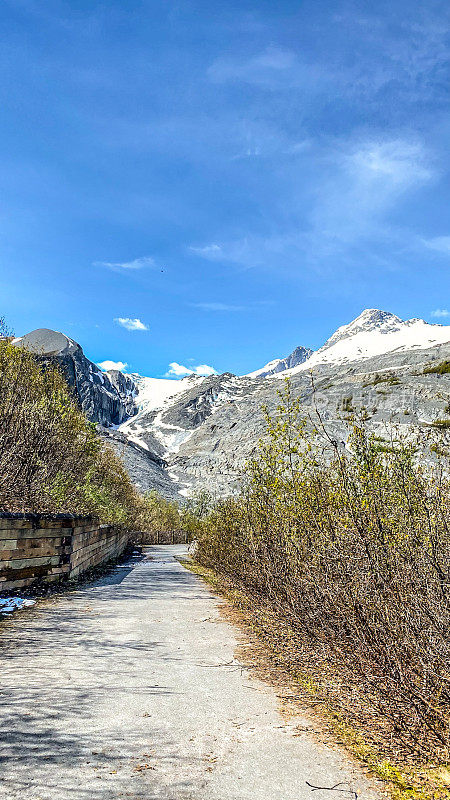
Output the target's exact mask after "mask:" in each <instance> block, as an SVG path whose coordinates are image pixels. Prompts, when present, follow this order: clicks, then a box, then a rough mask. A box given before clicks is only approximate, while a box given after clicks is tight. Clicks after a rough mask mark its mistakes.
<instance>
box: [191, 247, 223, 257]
mask: <svg viewBox="0 0 450 800" xmlns="http://www.w3.org/2000/svg"><path fill="white" fill-rule="evenodd" d="M189 250H191V251H192V252H193V253H195V254H196V255H198V256H203V258H209V259H211V260H215V259H218V258H221V256H222V255H223V251H222V247H221V246H220V245H218V244H206V245H204V246H202V247H190V248H189Z"/></svg>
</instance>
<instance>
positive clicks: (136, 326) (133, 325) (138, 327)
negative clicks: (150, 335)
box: [114, 317, 149, 331]
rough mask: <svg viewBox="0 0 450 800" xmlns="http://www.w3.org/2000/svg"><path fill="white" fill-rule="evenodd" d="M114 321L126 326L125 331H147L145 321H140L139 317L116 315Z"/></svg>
mask: <svg viewBox="0 0 450 800" xmlns="http://www.w3.org/2000/svg"><path fill="white" fill-rule="evenodd" d="M114 322H117V324H118V325H122V327H123V328H126V329H127V331H148V330H149V328H148V325H146V324H145V322H142V321H141V320H140V319H137V318H135V319H131V318H130V317H116V318H115V319H114Z"/></svg>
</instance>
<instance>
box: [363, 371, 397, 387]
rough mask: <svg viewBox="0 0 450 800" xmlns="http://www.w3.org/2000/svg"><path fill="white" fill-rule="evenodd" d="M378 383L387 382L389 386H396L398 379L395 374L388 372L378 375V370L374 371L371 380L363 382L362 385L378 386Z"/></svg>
mask: <svg viewBox="0 0 450 800" xmlns="http://www.w3.org/2000/svg"><path fill="white" fill-rule="evenodd" d="M379 383H387V384H389V386H398V384H399V383H400V380H399V379H398V377H397V375H393V374H392V373H388V374H385V375H379V374H378V372H377V373H375V375H374V377H373V379H372V380H371V381H367V383H363V387H366V386H378V384H379Z"/></svg>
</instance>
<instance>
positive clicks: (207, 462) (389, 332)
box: [14, 309, 450, 499]
mask: <svg viewBox="0 0 450 800" xmlns="http://www.w3.org/2000/svg"><path fill="white" fill-rule="evenodd" d="M43 331H44V332H43ZM43 342H44V344H45V346H46V347H47V349H48V351H49V352H47V353H43V351H42V345H43ZM14 343H15V345H16V346H23V345H25V346H29V344H30V343H31V344H32V345H33V347H34V348H35V352H36V356H37V357H38V358H42V359H43V360H44V361H52V362H56V363H59V364H60V365H61V366H62V368H63V370H64V371H65V373H66V375H67V378H68V380H69V382H71V385H72V386H73V388H74V392H75V393H76V395H77V397H78V400H79V402H80V404H81V406H82V408H83V410H84V411H85V412H86V414H87V416H88V417H89V418H90V419H92V420H93V421H95V422H98V423H99V424H100V425H101V426H103V427H102V428H101V429H100V430H101V431H102V435H103V436H104V437H105V439H106V440H107V441H108V442H109V443H110V444H111V445H112V446H113V447H114V449H115V450H116V451H117V452H118V453H119V455H120V456H121V457H122V458H123V460H124V463H125V466H126V468H127V470H128V472H129V473H130V475H131V477H132V479H133V481H134V482H135V484H136V485H137V486H138V487H139V489H140V490H141V491H148V490H150V489H155V488H156V489H157V490H158V491H160V492H161V493H162V494H163V495H164V496H166V497H172V498H173V497H178V498H179V499H181V498H182V497H186V496H188V495H189V494H191V493H192V492H193V491H195V490H196V489H205V488H206V489H208V490H210V491H212V492H213V493H216V494H218V495H224V494H227V493H230V492H232V491H233V490H234V489H235V488H236V487H237V486H238V483H239V476H240V474H241V471H242V469H243V465H244V463H245V461H246V460H247V459H248V458H250V457H251V456H252V454H253V453H254V452H255V448H256V447H257V444H258V440H259V439H260V438H261V436H263V434H264V418H263V415H262V413H261V408H262V406H266V407H267V408H268V410H269V412H273V411H274V410H275V408H276V406H277V404H278V402H279V398H278V390H279V389H280V382H279V380H280V378H283V377H289V378H290V379H291V382H292V388H293V392H294V393H295V395H296V396H298V397H299V398H300V403H301V407H302V408H303V409H304V411H305V415H306V416H311V415H313V414H314V413H315V408H316V406H317V407H318V408H320V413H321V418H322V420H323V421H324V423H325V424H326V426H327V428H328V430H329V432H330V435H331V436H333V438H335V439H336V441H338V442H340V443H341V444H342V447H346V440H347V436H348V429H347V422H346V417H348V411H349V410H350V409H351V410H352V411H353V410H354V411H356V412H358V411H361V413H364V415H365V418H366V420H367V425H368V426H369V429H370V430H371V431H373V432H374V433H375V434H376V435H377V436H379V437H381V436H382V435H383V431H384V430H385V427H386V425H388V424H391V422H392V421H394V424H395V425H398V426H400V427H401V429H402V431H404V432H405V433H406V434H407V435H415V432H420V431H425V430H428V431H431V430H433V425H434V423H435V421H436V420H439V419H442V418H445V416H446V413H447V412H446V410H445V409H446V405H447V403H448V402H449V401H450V377H449V376H448V375H445V374H444V375H439V374H424V373H425V368H426V367H427V366H429V365H430V364H434V363H436V361H438V360H450V326H442V325H430V324H428V323H426V322H424V321H423V320H417V319H413V320H406V321H404V320H401V319H400V317H397V316H396V315H395V314H391V313H390V312H383V311H380V310H378V309H365V311H363V312H362V313H361V314H360V315H359V316H358V317H357V318H356V319H355V320H353V321H352V322H351V323H348V324H347V325H343V326H341V327H340V328H338V329H337V331H335V333H334V334H332V335H331V336H330V337H329V339H328V340H327V341H326V342H325V344H324V345H323V347H322V348H319V350H317V351H316V352H315V353H312V354H311V355H310V356H308V358H306V359H305V360H304V361H301V363H299V364H296V365H295V366H294V367H289V357H287V358H286V359H278V360H276V362H277V363H278V365H279V364H280V362H283V363H284V365H285V366H286V368H284V369H283V368H279V371H275V372H271V373H270V372H269V373H268V374H265V375H262V374H261V373H262V372H264V371H265V368H262V370H259V371H257V372H259V374H258V375H256V376H252V374H250V375H244V376H236V375H233V374H231V373H223V374H222V375H211V376H206V377H205V376H189V377H187V378H184V379H182V380H181V381H170V380H167V379H159V378H145V377H143V376H140V375H139V374H137V373H133V374H132V375H127V374H124V373H121V372H118V371H112V372H109V373H104V372H102V371H101V370H100V369H99V368H98V366H97V365H95V364H93V363H92V362H90V361H89V359H87V358H86V356H84V354H83V351H82V349H81V347H80V345H78V344H77V343H76V342H74V340H72V339H70V338H69V337H66V336H65V334H60V333H58V332H52V331H48V330H46V329H40V330H38V331H35V332H32V334H28V335H26V336H25V337H19V339H17V340H15V342H14ZM296 350H300V352H299V353H297V356H298V357H299V358H300V359H302V358H303V357H304V355H305V353H304V351H306V348H297V349H296ZM296 350H294V351H293V354H291V355H294V354H295V353H296ZM291 363H292V362H291ZM269 365H270V362H269ZM266 366H267V365H266ZM275 366H276V364H275ZM282 366H283V365H282ZM311 372H313V373H314V386H313V384H312V382H311V375H310V373H311ZM424 452H425V455H426V458H428V457H429V453H428V451H427V450H426V448H425V451H424Z"/></svg>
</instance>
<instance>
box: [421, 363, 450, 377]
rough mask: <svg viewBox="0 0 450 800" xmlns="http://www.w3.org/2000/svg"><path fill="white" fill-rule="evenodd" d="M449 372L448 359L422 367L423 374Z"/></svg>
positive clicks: (449, 364)
mask: <svg viewBox="0 0 450 800" xmlns="http://www.w3.org/2000/svg"><path fill="white" fill-rule="evenodd" d="M449 372H450V361H441V363H440V364H434V366H432V367H427V368H426V369H424V371H423V374H424V375H446V374H447V373H449Z"/></svg>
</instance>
